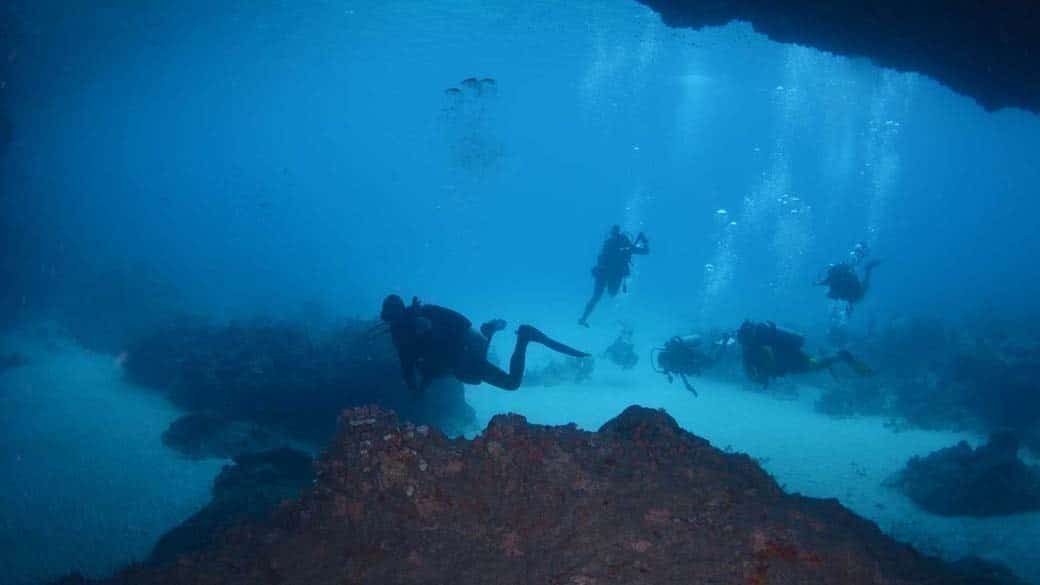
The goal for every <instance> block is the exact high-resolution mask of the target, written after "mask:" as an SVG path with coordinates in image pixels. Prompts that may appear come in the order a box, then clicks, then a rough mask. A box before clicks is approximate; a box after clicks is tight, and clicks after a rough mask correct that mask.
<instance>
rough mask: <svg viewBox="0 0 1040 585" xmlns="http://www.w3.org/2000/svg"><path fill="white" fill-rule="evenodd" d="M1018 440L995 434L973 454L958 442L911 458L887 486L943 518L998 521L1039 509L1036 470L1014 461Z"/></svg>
mask: <svg viewBox="0 0 1040 585" xmlns="http://www.w3.org/2000/svg"><path fill="white" fill-rule="evenodd" d="M1018 446H1019V443H1018V438H1017V437H1015V436H1014V435H1012V434H995V435H994V436H993V437H992V438H991V439H990V441H989V443H987V444H985V445H983V446H981V447H979V448H978V449H972V448H971V446H970V445H968V444H967V443H965V442H964V441H961V442H960V443H958V444H957V445H955V446H953V447H948V448H946V449H940V450H938V451H936V452H934V453H932V454H930V455H928V456H927V457H914V458H912V459H910V461H908V462H907V464H906V467H905V468H904V469H903V470H902V471H900V472H899V473H897V474H896V475H895V476H894V477H893V478H892V479H891V480H890V481H889V483H890V484H891V485H892V486H893V487H896V488H898V489H900V490H901V491H902V492H903V493H905V494H906V495H907V496H908V497H909V498H910V499H911V500H913V501H914V503H916V504H917V505H918V506H920V507H921V508H923V509H925V510H928V511H929V512H932V513H933V514H941V515H944V516H999V515H1004V514H1016V513H1020V512H1029V511H1032V510H1040V467H1036V466H1029V465H1026V464H1025V463H1024V462H1023V461H1022V460H1021V459H1019V458H1018Z"/></svg>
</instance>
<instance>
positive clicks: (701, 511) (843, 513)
mask: <svg viewBox="0 0 1040 585" xmlns="http://www.w3.org/2000/svg"><path fill="white" fill-rule="evenodd" d="M111 582H112V583H127V584H131V583H135V584H173V583H226V584H237V583H241V584H247V583H248V584H250V585H252V584H257V583H308V584H311V585H324V584H333V583H335V584H350V583H357V584H361V583H381V584H393V583H452V584H456V585H465V584H471V583H472V584H485V583H503V584H514V583H516V584H519V583H530V584H561V585H591V584H608V583H626V584H640V583H684V584H685V583H715V584H720V585H724V584H731V583H732V584H740V585H764V584H766V583H769V584H774V585H782V584H795V583H799V584H807V583H842V584H848V585H855V584H860V583H862V584H866V583H870V584H875V583H886V584H889V585H899V584H910V583H913V584H918V585H919V584H935V585H939V584H942V585H956V584H965V583H985V582H987V581H978V580H974V579H973V578H969V577H965V576H963V575H961V574H959V573H957V572H956V571H955V570H954V569H953V568H952V567H951V566H950V565H947V564H945V563H943V562H941V561H938V560H936V559H932V558H929V557H926V556H923V555H921V554H919V553H917V552H916V551H915V550H913V549H912V548H910V547H909V546H905V545H902V544H899V543H897V542H895V541H893V540H892V539H890V538H888V537H886V536H884V535H883V534H882V533H881V532H880V530H878V528H877V526H875V525H874V524H873V523H871V522H868V521H866V520H863V519H861V518H859V517H857V516H855V515H853V514H852V513H851V512H849V511H848V510H846V509H845V508H843V507H842V506H840V505H839V504H838V503H837V502H836V501H833V500H817V499H812V498H804V497H799V496H791V495H787V494H785V493H784V492H783V491H782V490H781V489H780V488H779V487H778V486H777V484H776V482H775V481H773V479H772V478H771V477H770V476H769V475H768V474H766V473H765V472H764V471H762V469H760V468H759V467H758V466H757V465H756V464H755V462H754V461H753V460H752V459H751V458H750V457H748V456H746V455H733V454H726V453H724V452H722V451H720V450H718V449H715V448H713V447H712V446H711V445H710V444H709V443H708V442H707V441H705V440H704V439H701V438H698V437H696V436H694V435H691V434H690V433H687V432H685V431H684V430H682V429H681V428H680V427H679V426H678V425H677V424H676V422H675V421H674V420H673V419H672V418H671V417H669V416H668V415H667V414H665V413H664V412H662V411H654V410H649V409H645V408H640V407H635V406H633V407H630V408H628V409H627V410H625V412H623V413H622V414H621V415H620V416H618V417H617V418H615V419H613V420H612V421H610V422H608V423H607V424H605V425H604V426H603V427H602V428H601V429H600V431H599V432H586V431H580V430H578V429H577V428H575V427H574V426H573V425H568V426H562V427H546V426H538V425H532V424H528V423H527V421H526V420H525V419H524V418H523V417H520V416H516V415H504V416H497V417H495V418H494V419H493V420H492V421H491V423H490V424H489V425H488V428H487V429H486V430H485V431H484V433H483V434H482V435H480V436H479V437H477V438H475V439H473V440H465V439H449V438H447V437H445V436H444V435H443V434H441V433H440V432H438V431H436V430H434V429H431V428H429V427H425V426H415V425H412V424H408V423H401V422H399V420H398V419H397V417H396V416H395V415H394V414H392V413H390V412H387V411H385V410H382V409H379V408H376V407H363V408H355V409H351V410H348V411H346V412H344V413H343V415H342V417H341V419H340V431H339V433H338V435H337V437H336V439H335V441H334V442H333V444H332V445H331V446H330V448H329V449H328V451H327V452H326V453H325V454H324V455H323V457H322V458H321V461H320V463H319V465H318V477H317V482H316V485H315V486H314V487H313V489H311V490H309V491H308V493H306V494H305V495H304V496H303V497H302V498H301V499H300V500H298V501H296V502H293V503H290V504H287V505H284V506H282V507H281V508H280V509H279V510H278V511H277V512H276V513H275V515H274V517H273V518H272V520H271V521H270V522H268V523H264V524H256V525H251V526H246V527H242V528H239V529H236V530H233V531H231V532H229V533H227V535H226V536H225V537H224V538H223V539H222V542H221V543H220V544H219V545H218V546H215V547H213V548H211V549H209V550H206V551H204V552H201V553H198V554H194V555H191V556H188V557H183V558H181V559H180V560H179V561H178V562H177V563H176V564H173V565H170V566H168V567H165V568H162V569H155V568H148V567H134V568H131V569H129V570H127V571H125V572H123V573H121V574H120V575H118V576H117V577H116V578H115V579H113V580H112V581H111ZM990 583H992V581H990Z"/></svg>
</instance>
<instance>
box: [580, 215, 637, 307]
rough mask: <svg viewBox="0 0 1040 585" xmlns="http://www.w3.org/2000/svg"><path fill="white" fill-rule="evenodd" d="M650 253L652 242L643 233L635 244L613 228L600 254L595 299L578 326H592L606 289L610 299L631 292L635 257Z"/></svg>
mask: <svg viewBox="0 0 1040 585" xmlns="http://www.w3.org/2000/svg"><path fill="white" fill-rule="evenodd" d="M649 253H650V242H649V241H647V239H646V236H645V235H643V232H639V235H637V236H636V239H635V241H633V240H632V239H631V238H629V237H628V235H627V234H625V233H624V232H622V231H621V226H619V225H615V226H613V227H612V228H610V234H609V235H608V236H607V240H606V241H605V242H603V248H602V249H601V250H600V252H599V258H598V259H597V260H596V266H595V267H593V268H592V278H593V281H594V283H595V284H594V288H593V291H592V298H591V299H589V302H588V303H587V304H586V305H585V312H584V313H582V315H581V318H580V319H578V325H584V326H585V327H588V326H589V315H591V314H592V310H593V309H595V308H596V303H598V302H599V299H600V297H602V296H603V290H604V289H606V290H607V292H609V293H610V296H612V297H613V296H617V294H618V291H619V290H622V291H625V292H628V289H627V287H626V286H625V283H624V281H625V278H626V277H627V276H628V275H629V273H630V272H631V268H632V255H633V254H639V255H641V256H645V255H647V254H649Z"/></svg>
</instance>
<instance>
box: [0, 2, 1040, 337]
mask: <svg viewBox="0 0 1040 585" xmlns="http://www.w3.org/2000/svg"><path fill="white" fill-rule="evenodd" d="M8 11H9V12H10V13H11V14H14V15H15V17H16V18H17V19H18V21H20V25H19V28H20V30H21V31H22V35H21V36H22V41H21V42H20V43H19V46H18V47H16V49H15V50H14V53H15V55H14V58H13V60H9V64H8V69H9V71H8V72H7V77H8V78H9V79H8V81H7V89H5V91H6V92H7V96H8V99H7V100H6V101H7V102H8V108H9V109H10V111H11V117H12V119H13V120H14V122H15V135H14V141H13V143H12V145H11V146H10V148H9V149H8V154H7V156H6V157H5V159H4V160H3V193H4V202H5V204H6V206H7V207H9V209H8V210H5V211H7V217H8V218H13V223H14V227H15V229H21V228H24V229H25V230H27V232H28V231H30V230H31V231H32V232H34V233H32V234H29V236H28V239H29V242H30V243H29V244H28V245H25V246H22V248H21V249H18V250H17V256H16V259H15V261H14V262H13V263H14V264H17V266H16V267H15V268H16V270H15V272H14V274H15V276H17V277H19V281H18V282H16V283H15V286H16V287H21V288H24V289H25V291H24V292H25V293H26V294H24V295H21V296H22V297H28V299H24V298H19V299H17V300H18V302H24V303H27V305H28V306H33V307H34V308H41V307H46V306H47V305H48V303H51V302H58V301H60V302H63V303H66V304H67V303H68V302H69V301H68V299H67V297H69V296H72V297H75V296H77V295H79V294H85V293H84V292H83V287H99V288H100V289H104V288H106V287H110V288H111V287H115V286H117V285H118V284H119V283H116V282H114V281H115V280H118V279H114V278H111V277H110V276H111V275H112V274H114V273H121V274H126V273H128V272H129V271H131V270H133V271H135V272H131V273H130V276H127V277H125V278H124V280H130V281H134V280H152V281H154V284H155V287H156V288H157V289H161V291H163V292H153V291H149V292H148V296H150V297H163V295H166V296H168V297H169V299H170V302H176V303H181V304H183V305H184V306H185V307H187V308H189V309H191V310H195V311H199V312H203V313H207V314H219V315H228V316H233V315H238V314H252V313H255V312H284V311H289V310H296V309H298V308H299V307H300V306H301V305H303V304H307V303H313V302H318V303H322V304H323V305H325V306H326V307H327V308H328V309H330V310H331V311H333V312H335V313H343V314H355V313H357V314H362V315H370V314H372V313H373V312H374V307H375V305H376V304H377V303H378V300H379V299H380V298H381V296H382V295H383V294H385V293H386V292H387V291H390V290H394V291H400V292H403V293H404V294H406V295H411V294H419V295H420V296H422V297H423V298H426V299H429V300H430V301H435V302H442V303H445V304H451V305H456V306H459V307H462V308H465V309H469V310H472V311H474V312H475V313H478V314H479V315H478V316H477V317H476V318H477V319H479V318H482V317H481V316H482V315H484V314H485V313H486V312H495V311H497V312H501V313H503V314H505V316H506V317H513V318H516V316H517V315H523V316H527V315H529V314H530V311H533V310H534V309H535V308H538V310H539V312H546V313H547V312H552V313H553V314H554V315H556V314H559V315H561V316H562V315H566V317H567V318H568V319H570V318H571V317H574V318H576V316H577V314H578V313H579V310H580V306H581V304H582V303H583V301H584V297H585V296H587V294H588V292H589V291H588V289H589V288H590V286H591V284H590V280H589V277H588V269H589V267H590V265H591V263H592V262H593V260H594V256H595V253H596V251H597V247H598V245H599V241H600V239H601V237H602V236H603V234H604V232H605V230H606V228H607V227H608V226H609V225H610V224H611V223H613V222H622V223H624V224H625V225H626V227H628V228H629V229H633V230H634V229H637V228H645V229H646V231H647V232H648V234H649V236H650V238H651V242H652V244H653V252H654V253H653V255H651V256H650V257H649V258H646V259H640V260H641V261H640V262H638V267H637V271H638V274H637V277H636V278H635V279H634V282H633V286H632V296H631V300H629V301H627V304H628V305H632V306H629V307H627V309H626V310H627V311H628V312H629V313H630V315H629V316H635V315H636V313H637V312H638V311H647V312H652V313H654V314H655V315H656V316H661V317H662V318H666V319H669V320H672V319H684V320H692V319H710V320H711V321H718V322H719V323H722V324H730V323H732V322H733V321H735V320H738V319H740V318H742V317H744V316H760V317H767V316H774V317H776V318H784V319H788V320H791V321H794V322H811V321H812V320H813V319H817V318H822V317H821V316H822V315H825V304H824V302H823V300H822V299H821V297H822V294H821V292H820V291H819V290H812V289H808V288H807V287H806V285H807V283H808V282H809V281H810V280H811V279H812V278H813V277H814V276H815V275H816V273H817V271H818V270H819V267H820V266H821V265H822V264H824V263H826V262H827V261H832V260H837V259H840V258H841V257H842V256H843V255H844V254H845V253H847V251H848V249H849V248H850V247H851V246H852V244H853V243H854V242H855V241H856V240H858V239H860V238H866V239H868V240H869V241H871V243H872V245H873V247H874V249H875V251H876V253H877V254H878V255H879V256H881V257H883V258H884V259H885V260H886V264H885V266H884V267H883V268H882V269H880V270H879V271H878V273H877V285H878V286H877V289H876V294H875V295H873V296H874V298H873V299H871V303H870V307H871V309H870V310H873V311H881V312H899V311H907V310H929V311H941V310H953V311H960V310H963V309H965V308H970V307H972V306H973V305H977V304H978V303H980V302H983V301H986V302H989V303H992V304H994V305H996V306H1000V307H1005V308H1006V310H1009V311H1011V310H1015V309H1016V308H1019V307H1021V306H1024V305H1025V303H1026V302H1027V300H1028V299H1031V298H1032V297H1033V295H1034V294H1035V293H1036V291H1037V276H1036V275H1037V272H1036V271H1035V270H1031V269H1030V268H1029V266H1030V264H1029V261H1030V260H1029V259H1031V258H1034V257H1035V256H1036V253H1037V251H1038V242H1040V239H1038V237H1037V234H1036V229H1035V226H1036V219H1035V217H1034V208H1035V205H1036V204H1035V203H1034V201H1033V199H1032V198H1031V197H1030V195H1031V194H1032V193H1033V189H1034V187H1035V185H1036V184H1037V182H1038V181H1037V179H1038V175H1040V170H1038V168H1037V165H1035V164H1032V161H1031V157H1032V156H1033V153H1035V152H1037V151H1038V147H1040V132H1038V130H1040V124H1038V122H1037V120H1036V117H1035V116H1033V115H1029V114H1025V113H1022V112H1017V111H1005V112H1000V113H996V114H987V113H985V112H983V111H982V110H981V109H979V108H978V107H976V106H975V105H974V104H973V103H972V102H971V101H970V100H968V99H966V98H963V97H960V96H957V95H954V94H952V93H950V92H949V91H947V90H945V89H944V88H941V87H940V86H938V85H937V84H935V83H934V82H932V81H930V80H928V79H925V78H920V77H918V76H914V75H907V74H901V73H894V72H887V71H881V70H878V69H876V68H874V67H872V66H871V65H869V64H867V63H865V62H858V61H851V60H847V59H839V58H833V57H831V56H828V55H825V54H821V53H818V52H816V51H814V50H810V49H804V48H798V47H792V46H780V45H776V44H773V43H771V42H768V41H765V40H763V39H761V38H759V37H757V36H756V35H754V34H753V33H751V32H750V30H748V29H747V28H746V27H743V26H731V27H727V28H725V29H721V30H720V29H712V30H706V31H703V32H692V31H672V30H669V29H666V28H664V27H663V26H662V25H661V24H660V23H659V22H658V20H657V18H656V16H655V15H654V14H653V13H651V12H649V11H648V10H647V9H645V8H643V7H641V6H638V5H636V4H634V3H627V2H590V3H582V4H581V6H578V7H575V6H572V7H560V6H558V5H556V3H516V4H515V5H510V4H505V3H493V2H472V3H462V2H453V3H448V5H447V6H428V5H427V3H425V2H415V3H407V2H392V3H381V2H349V3H348V2H304V3H299V2H222V3H210V2H201V1H188V2H178V3H168V2H144V3H141V2H111V3H105V5H104V6H100V5H99V6H89V7H88V6H87V3H80V4H78V5H69V4H68V3H65V2H43V3H37V2H33V3H18V2H16V3H14V5H13V6H12V7H11V8H9V9H8ZM470 76H477V77H493V78H494V79H495V80H496V81H497V94H496V95H495V96H483V97H482V98H480V99H477V98H472V97H464V98H463V102H464V103H454V102H453V100H452V99H451V98H450V97H449V96H447V95H445V93H444V90H445V89H446V88H448V87H451V86H457V84H458V82H459V81H460V80H462V79H463V78H466V77H470ZM785 194H786V195H790V196H794V197H798V198H800V202H798V203H795V204H793V205H794V206H799V205H800V206H801V207H802V209H801V210H800V213H798V214H792V213H790V207H791V206H792V205H791V204H789V205H788V206H783V205H779V204H777V203H776V200H777V199H778V198H779V197H781V196H782V195H785ZM720 208H723V209H726V210H728V212H729V213H728V215H727V216H726V220H732V221H736V222H737V225H736V226H732V227H725V225H726V221H723V220H722V218H721V217H720V216H719V215H717V214H716V210H717V209H720ZM18 214H25V215H24V216H20V215H18ZM8 221H12V219H8ZM10 248H13V247H10ZM9 251H10V250H9ZM707 263H711V264H713V265H715V266H716V270H715V272H713V273H711V272H707V271H706V270H705V267H704V265H705V264H707ZM8 264H9V265H10V264H12V261H10V260H9V261H8ZM128 267H129V268H128ZM120 271H122V272H120ZM106 275H109V277H107V278H106ZM138 275H146V276H147V278H144V277H143V276H138ZM138 284H139V283H138ZM134 286H137V285H134ZM170 287H172V289H173V290H167V288H170ZM90 294H101V293H98V292H96V291H94V292H90ZM119 294H126V293H119ZM44 297H48V298H47V299H44ZM34 301H35V302H34ZM636 305H638V306H636ZM9 312H10V311H9ZM781 313H782V316H781ZM534 316H535V317H537V315H534ZM601 320H602V319H601Z"/></svg>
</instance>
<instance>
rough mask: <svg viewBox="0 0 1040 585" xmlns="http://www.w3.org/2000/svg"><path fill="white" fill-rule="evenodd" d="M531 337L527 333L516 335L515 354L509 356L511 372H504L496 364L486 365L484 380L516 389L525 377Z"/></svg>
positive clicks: (504, 387)
mask: <svg viewBox="0 0 1040 585" xmlns="http://www.w3.org/2000/svg"><path fill="white" fill-rule="evenodd" d="M530 342H531V339H530V338H529V337H527V336H525V335H517V336H516V346H515V347H513V356H512V357H511V358H509V373H508V374H507V373H506V372H503V371H502V370H501V369H500V368H498V367H497V366H495V365H494V364H491V363H487V364H485V365H484V372H483V377H484V381H485V382H487V383H488V384H491V385H492V386H496V387H498V388H501V389H503V390H516V389H517V388H519V387H520V382H522V381H523V379H524V367H525V366H526V363H527V345H528V344H529V343H530Z"/></svg>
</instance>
